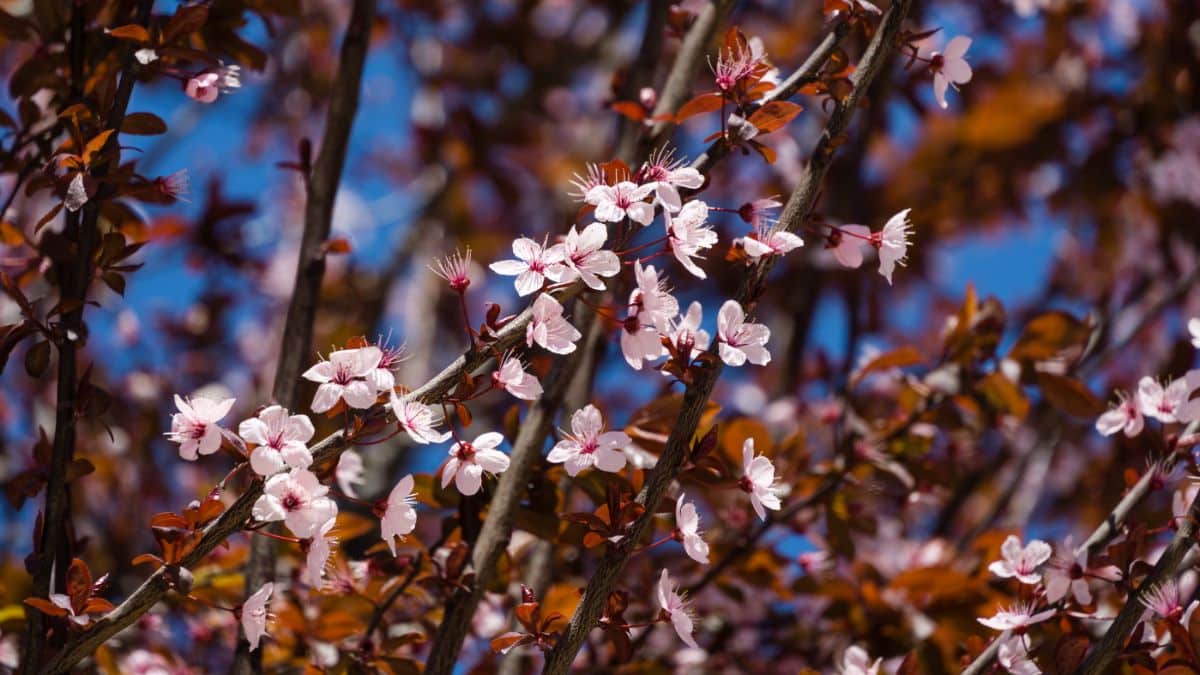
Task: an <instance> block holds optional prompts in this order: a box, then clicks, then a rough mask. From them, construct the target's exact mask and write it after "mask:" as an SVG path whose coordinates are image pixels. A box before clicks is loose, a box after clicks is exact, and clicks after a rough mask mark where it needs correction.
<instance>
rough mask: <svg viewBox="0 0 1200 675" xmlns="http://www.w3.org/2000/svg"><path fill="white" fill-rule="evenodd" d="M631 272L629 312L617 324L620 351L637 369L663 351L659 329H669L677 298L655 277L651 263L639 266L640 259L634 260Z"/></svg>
mask: <svg viewBox="0 0 1200 675" xmlns="http://www.w3.org/2000/svg"><path fill="white" fill-rule="evenodd" d="M633 276H634V278H635V279H636V280H637V288H635V289H634V290H633V291H632V292H631V293H630V294H629V315H628V316H627V317H626V319H625V322H624V325H623V326H622V328H621V354H622V355H623V356H624V357H625V362H626V363H628V364H629V365H630V367H632V368H633V369H634V370H641V369H642V362H643V361H653V360H655V359H657V358H659V357H662V356H665V355H666V353H667V350H666V348H665V347H663V344H662V340H661V339H660V338H659V333H660V331H665V330H667V329H669V327H670V322H671V319H672V318H674V316H675V315H676V314H678V313H679V301H678V300H676V299H675V297H674V296H673V295H671V293H670V291H668V290H667V286H666V283H665V282H663V281H661V280H659V278H658V270H656V269H654V266H653V265H646V266H645V267H642V263H641V261H640V260H635V261H634V263H633Z"/></svg>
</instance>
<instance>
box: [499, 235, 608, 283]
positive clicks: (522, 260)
mask: <svg viewBox="0 0 1200 675" xmlns="http://www.w3.org/2000/svg"><path fill="white" fill-rule="evenodd" d="M601 227H602V228H603V226H601ZM512 250H513V255H515V256H517V259H516V260H500V261H498V262H494V263H492V264H491V265H489V267H491V269H492V271H493V272H495V273H496V274H503V275H504V276H509V277H512V276H515V277H516V278H517V279H516V281H515V282H514V284H515V286H516V288H517V293H518V294H519V295H521V296H522V297H524V296H526V295H530V294H533V293H537V292H538V291H539V290H541V289H542V286H544V285H545V284H546V278H547V276H550V270H551V269H552V268H554V267H556V266H558V265H559V264H560V263H561V262H562V261H563V250H562V249H561V248H559V247H558V246H551V247H549V248H546V247H544V246H543V245H542V244H539V243H537V242H536V241H534V240H532V239H530V238H529V237H519V238H518V239H517V240H516V241H514V242H513V245H512Z"/></svg>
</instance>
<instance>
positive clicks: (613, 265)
mask: <svg viewBox="0 0 1200 675" xmlns="http://www.w3.org/2000/svg"><path fill="white" fill-rule="evenodd" d="M607 240H608V228H606V227H604V225H602V224H600V223H592V224H591V225H588V226H587V227H585V228H583V232H578V231H576V230H575V226H574V225H572V226H571V230H570V231H569V232H567V236H566V237H565V238H564V239H563V241H562V243H561V244H559V245H558V246H556V247H555V248H557V249H559V254H560V257H561V260H562V262H561V264H558V265H555V266H554V267H553V268H552V269H550V270H549V271H548V272H547V274H548V275H549V276H550V278H551V279H553V280H554V281H557V282H564V281H574V280H575V279H576V278H580V279H583V283H585V284H587V285H588V288H591V289H593V290H597V291H602V290H604V282H603V281H601V280H600V277H612V276H616V275H617V273H618V272H620V271H621V260H620V259H619V258H617V254H616V253H613V252H612V251H605V250H604V242H605V241H607Z"/></svg>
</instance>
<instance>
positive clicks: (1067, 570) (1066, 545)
mask: <svg viewBox="0 0 1200 675" xmlns="http://www.w3.org/2000/svg"><path fill="white" fill-rule="evenodd" d="M1073 544H1074V542H1073V540H1072V538H1071V537H1067V539H1066V541H1064V542H1063V546H1062V551H1064V552H1065V555H1062V556H1056V557H1055V558H1054V559H1053V560H1051V561H1050V564H1049V565H1047V566H1046V601H1047V602H1049V603H1050V604H1054V603H1057V602H1058V601H1059V600H1061V599H1063V598H1064V597H1066V595H1067V593H1068V592H1069V593H1071V594H1072V595H1073V596H1074V597H1075V601H1076V602H1078V603H1079V604H1080V605H1087V604H1090V603H1091V602H1092V591H1091V588H1089V587H1088V577H1098V578H1101V579H1107V580H1109V581H1116V580H1118V579H1120V578H1121V571H1120V570H1119V569H1117V568H1116V567H1114V566H1113V565H1105V566H1103V567H1099V568H1095V569H1092V568H1089V566H1088V550H1087V547H1086V546H1084V547H1082V548H1080V549H1079V550H1075V548H1074V545H1073Z"/></svg>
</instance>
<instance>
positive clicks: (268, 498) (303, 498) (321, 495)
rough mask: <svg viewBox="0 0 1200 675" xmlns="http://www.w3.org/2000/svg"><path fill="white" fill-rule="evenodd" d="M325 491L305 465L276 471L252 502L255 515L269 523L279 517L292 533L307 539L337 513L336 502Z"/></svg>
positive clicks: (327, 489)
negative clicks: (280, 471)
mask: <svg viewBox="0 0 1200 675" xmlns="http://www.w3.org/2000/svg"><path fill="white" fill-rule="evenodd" d="M328 493H329V488H327V487H325V486H324V485H322V484H321V481H320V480H318V479H317V477H316V475H314V474H313V473H312V472H311V471H309V470H308V469H292V470H291V471H289V472H287V473H279V474H275V475H274V476H271V477H270V478H268V479H267V483H266V485H264V486H263V494H262V496H261V497H259V498H258V501H256V502H254V509H253V513H254V517H255V518H256V519H257V520H260V521H263V522H268V523H269V522H274V521H278V520H282V521H283V522H284V524H285V525H287V527H288V529H289V530H291V531H292V534H295V535H296V536H297V537H300V538H301V539H307V538H309V537H312V536H313V535H315V534H316V533H317V532H318V531H319V530H320V528H321V526H322V525H324V524H325V523H326V522H327V521H328V520H329V519H330V518H333V517H335V516H336V515H337V503H336V502H334V501H333V500H332V499H330V498H329V497H326V496H325V495H326V494H328Z"/></svg>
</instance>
